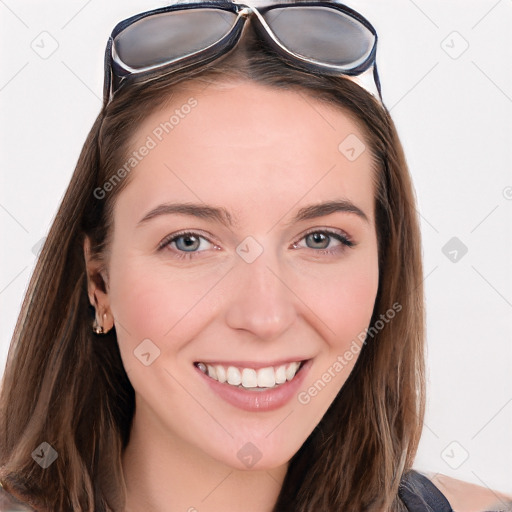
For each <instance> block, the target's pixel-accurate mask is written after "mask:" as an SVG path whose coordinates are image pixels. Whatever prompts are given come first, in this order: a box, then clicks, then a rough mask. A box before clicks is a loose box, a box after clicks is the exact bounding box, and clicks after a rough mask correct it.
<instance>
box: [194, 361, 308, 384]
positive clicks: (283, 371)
mask: <svg viewBox="0 0 512 512" xmlns="http://www.w3.org/2000/svg"><path fill="white" fill-rule="evenodd" d="M196 366H197V367H198V368H199V369H200V370H201V371H202V372H203V373H206V374H207V375H208V376H209V377H211V378H212V379H215V380H217V381H219V382H221V383H227V384H230V385H232V386H237V387H244V388H248V389H253V390H262V389H265V388H273V387H275V386H277V385H280V384H284V383H285V382H286V381H290V380H292V379H293V378H294V377H295V375H296V373H297V371H298V369H299V367H300V362H298V361H295V362H293V363H288V364H282V365H280V366H277V367H272V366H267V367H266V368H260V369H259V370H256V369H254V368H237V367H236V366H229V367H228V368H227V369H226V367H225V366H222V365H220V364H217V365H210V364H205V363H197V364H196Z"/></svg>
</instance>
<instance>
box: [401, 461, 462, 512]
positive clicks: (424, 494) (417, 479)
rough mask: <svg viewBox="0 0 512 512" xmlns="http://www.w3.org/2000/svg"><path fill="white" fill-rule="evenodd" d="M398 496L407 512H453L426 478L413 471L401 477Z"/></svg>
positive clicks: (442, 496)
mask: <svg viewBox="0 0 512 512" xmlns="http://www.w3.org/2000/svg"><path fill="white" fill-rule="evenodd" d="M398 495H399V496H400V498H401V499H402V501H403V502H404V504H405V506H406V507H407V510H409V512H453V509H452V507H451V506H450V504H449V503H448V500H447V499H446V498H445V496H444V494H443V493H442V492H441V491H440V490H439V489H438V488H437V487H436V486H435V485H434V484H433V483H432V482H431V481H430V480H429V479H428V478H427V477H426V476H424V475H422V474H421V473H418V472H417V471H414V470H413V471H409V472H408V473H407V474H405V475H404V476H403V477H402V481H401V482H400V487H399V490H398Z"/></svg>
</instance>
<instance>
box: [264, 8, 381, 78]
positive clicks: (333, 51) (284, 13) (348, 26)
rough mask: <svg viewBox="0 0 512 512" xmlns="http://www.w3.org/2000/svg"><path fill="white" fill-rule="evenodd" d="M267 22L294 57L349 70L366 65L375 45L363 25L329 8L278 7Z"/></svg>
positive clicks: (266, 18) (270, 14)
mask: <svg viewBox="0 0 512 512" xmlns="http://www.w3.org/2000/svg"><path fill="white" fill-rule="evenodd" d="M264 19H265V21H266V22H267V24H268V25H269V27H270V28H271V30H272V31H273V32H274V35H275V36H276V37H277V38H278V39H279V41H280V42H281V43H282V44H283V45H284V46H285V47H286V48H288V49H290V50H291V51H293V52H294V53H297V54H299V55H301V56H303V57H307V58H309V59H312V60H315V61H318V62H325V63H328V64H333V65H337V66H340V67H346V68H347V69H351V68H355V67H356V66H358V65H359V64H361V63H363V62H364V61H365V60H366V59H367V58H368V56H369V55H370V53H371V51H372V48H373V46H374V43H375V36H374V35H373V34H372V32H371V31H370V30H368V29H367V28H366V27H365V26H364V25H363V24H361V23H360V22H359V21H357V20H356V19H354V18H352V17H351V16H349V15H347V14H345V13H343V12H341V11H338V10H336V9H332V8H329V7H322V6H286V7H276V8H275V9H272V8H271V9H269V10H268V11H267V12H266V13H265V14H264Z"/></svg>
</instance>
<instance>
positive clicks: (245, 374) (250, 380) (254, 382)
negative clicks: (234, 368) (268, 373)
mask: <svg viewBox="0 0 512 512" xmlns="http://www.w3.org/2000/svg"><path fill="white" fill-rule="evenodd" d="M242 386H243V387H244V388H256V387H258V375H257V374H256V370H253V369H252V368H244V369H243V370H242Z"/></svg>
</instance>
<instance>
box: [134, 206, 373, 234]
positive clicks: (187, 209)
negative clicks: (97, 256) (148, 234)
mask: <svg viewBox="0 0 512 512" xmlns="http://www.w3.org/2000/svg"><path fill="white" fill-rule="evenodd" d="M336 212H345V213H352V214H355V215H357V216H358V217H360V218H361V219H362V220H364V221H365V222H366V223H369V220H368V217H367V215H366V214H365V213H364V211H363V210H361V208H359V207H357V206H356V205H355V204H354V203H352V202H351V201H349V200H348V199H336V200H332V201H325V202H322V203H318V204H312V205H309V206H305V207H303V208H301V209H300V210H299V211H298V212H297V213H296V214H295V216H294V217H293V219H292V220H291V221H290V222H287V223H286V225H287V226H288V225H291V224H294V223H296V222H301V221H304V220H310V219H316V218H318V217H324V216H326V215H331V214H333V213H336ZM172 214H181V215H190V216H193V217H198V218H200V219H206V220H211V221H214V222H219V223H221V224H223V225H224V226H226V227H229V228H231V227H233V225H234V221H233V217H232V215H231V214H230V213H229V211H228V210H227V209H226V208H223V207H216V206H211V205H207V204H204V203H203V204H199V203H165V204H161V205H158V206H157V207H156V208H153V209H152V210H151V211H149V212H148V213H147V214H146V215H144V217H143V218H142V219H141V220H140V221H139V222H138V224H137V226H140V225H142V224H145V223H146V222H148V221H149V220H151V219H154V218H155V217H159V216H161V215H172Z"/></svg>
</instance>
